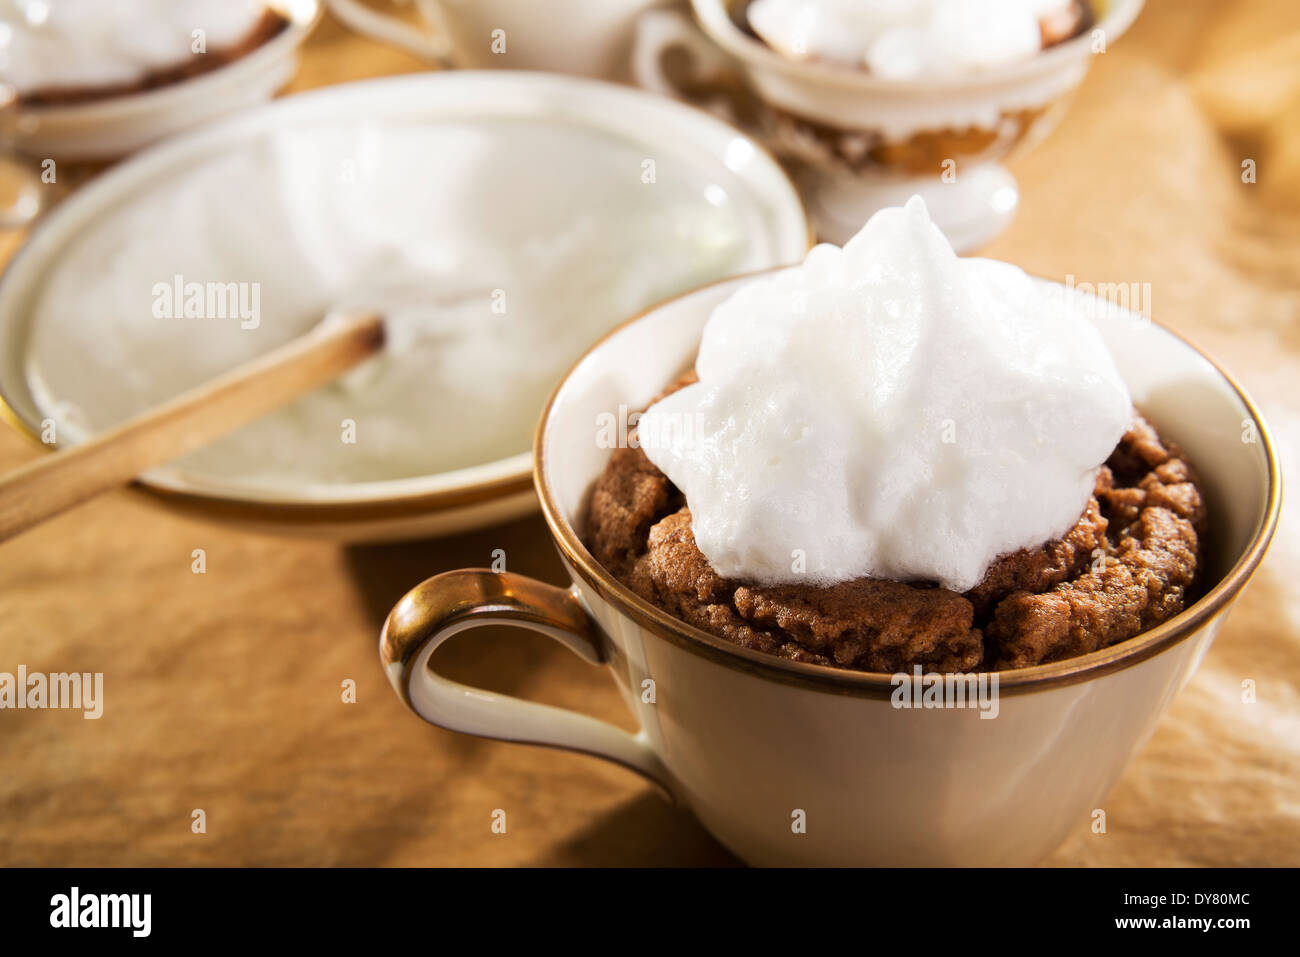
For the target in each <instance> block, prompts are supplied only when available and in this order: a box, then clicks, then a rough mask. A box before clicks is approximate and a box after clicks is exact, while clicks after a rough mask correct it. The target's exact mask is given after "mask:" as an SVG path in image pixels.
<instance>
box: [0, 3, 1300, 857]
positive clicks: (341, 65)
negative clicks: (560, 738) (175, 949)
mask: <svg viewBox="0 0 1300 957" xmlns="http://www.w3.org/2000/svg"><path fill="white" fill-rule="evenodd" d="M1297 35H1300V8H1297V5H1296V4H1294V3H1292V2H1290V0H1240V2H1235V3H1232V4H1222V3H1215V2H1213V0H1149V2H1148V4H1147V9H1146V10H1145V12H1144V13H1143V14H1142V16H1141V18H1139V20H1138V22H1137V24H1136V26H1135V27H1134V30H1133V32H1132V33H1131V34H1129V35H1128V36H1125V37H1124V38H1122V39H1121V40H1120V41H1118V42H1116V43H1115V44H1114V46H1113V47H1112V48H1111V50H1110V52H1108V53H1106V54H1105V55H1104V56H1102V57H1100V58H1099V59H1098V61H1097V62H1096V64H1095V66H1094V69H1093V71H1092V73H1091V74H1090V76H1089V77H1088V80H1087V82H1086V83H1085V84H1084V86H1083V88H1082V89H1081V90H1080V91H1079V94H1078V96H1077V98H1076V100H1075V103H1074V105H1073V107H1072V109H1071V111H1070V112H1069V113H1068V114H1067V115H1066V117H1065V120H1064V122H1063V124H1062V126H1061V128H1060V129H1058V130H1057V131H1056V132H1055V133H1054V134H1053V135H1052V136H1051V137H1049V138H1048V139H1047V141H1046V142H1044V143H1043V144H1041V145H1040V146H1039V147H1037V148H1036V149H1035V150H1034V151H1033V152H1031V153H1029V154H1027V155H1025V156H1022V157H1020V158H1019V159H1018V160H1017V161H1016V163H1015V164H1014V172H1015V173H1016V175H1017V176H1018V178H1019V180H1020V183H1021V186H1022V189H1023V204H1022V209H1021V212H1020V214H1019V217H1018V218H1017V220H1016V222H1015V223H1014V224H1013V225H1012V226H1011V228H1010V230H1009V231H1008V232H1007V233H1006V234H1005V235H1004V236H1003V237H1002V238H1000V239H999V240H998V241H997V242H996V243H994V244H993V245H992V246H990V247H989V248H988V250H986V252H987V254H988V255H991V256H996V257H999V258H1005V259H1009V260H1011V261H1013V262H1017V263H1019V264H1021V265H1023V266H1025V267H1026V268H1027V269H1029V270H1031V271H1033V272H1036V273H1039V274H1041V275H1044V276H1049V277H1054V278H1063V277H1064V276H1065V275H1067V274H1073V275H1074V276H1075V277H1076V279H1077V280H1078V281H1115V282H1118V281H1132V282H1150V283H1152V289H1153V305H1154V309H1155V314H1156V315H1157V316H1158V317H1159V318H1160V319H1161V320H1162V321H1164V322H1167V323H1169V324H1171V325H1173V326H1174V327H1175V328H1177V329H1178V330H1179V331H1180V332H1183V333H1185V334H1187V335H1189V336H1190V337H1192V338H1193V339H1194V340H1195V341H1197V342H1199V343H1200V344H1202V345H1204V346H1205V347H1206V348H1208V350H1209V351H1210V352H1211V353H1213V354H1214V355H1216V356H1218V357H1219V358H1221V360H1222V361H1223V362H1224V363H1225V364H1226V365H1227V366H1228V368H1230V369H1231V370H1232V371H1233V372H1234V373H1235V374H1237V375H1238V376H1239V377H1240V378H1241V379H1242V381H1243V382H1244V383H1245V385H1246V386H1247V388H1248V389H1250V391H1251V392H1252V393H1253V394H1254V395H1255V397H1256V398H1257V399H1258V400H1259V402H1260V404H1261V406H1262V409H1263V411H1264V414H1265V415H1266V416H1267V417H1268V419H1269V420H1270V423H1271V425H1272V426H1273V428H1274V430H1275V432H1276V435H1277V438H1278V439H1279V441H1280V445H1281V453H1282V456H1283V458H1284V462H1283V467H1284V469H1286V470H1289V472H1290V474H1291V475H1300V458H1298V457H1297V454H1298V452H1300V390H1297V389H1296V386H1295V369H1296V368H1297V364H1298V363H1300V209H1297V208H1296V207H1297V197H1300V190H1298V189H1297V183H1298V182H1300V92H1298V91H1300V63H1297V62H1296V60H1295V58H1294V57H1288V56H1287V55H1286V54H1285V51H1286V49H1287V48H1285V47H1284V46H1282V45H1283V44H1285V43H1287V42H1291V43H1294V42H1295V40H1294V38H1295V37H1296V36H1297ZM418 67H419V64H418V63H416V62H415V61H414V60H412V59H411V58H409V57H406V56H405V55H403V54H398V53H393V52H391V51H387V50H384V49H382V48H380V47H378V46H376V45H374V44H371V43H369V42H367V41H364V40H359V39H354V38H351V37H348V36H347V35H346V34H344V33H343V32H342V30H341V28H339V27H338V26H337V25H336V24H334V23H333V22H331V21H329V20H326V21H325V22H324V23H323V24H322V26H321V29H320V31H319V32H318V33H317V35H316V36H315V37H313V39H312V41H311V45H310V48H309V49H308V51H307V57H306V60H305V62H304V64H303V69H302V72H301V74H300V76H299V78H298V80H297V81H296V82H295V84H294V87H295V88H296V89H301V88H305V87H307V86H315V85H322V84H326V83H332V82H340V81H343V80H346V79H351V78H355V77H360V76H371V75H378V74H384V73H391V72H398V71H402V70H409V69H415V68H418ZM1279 78H1280V79H1279ZM1279 83H1280V84H1282V85H1283V86H1285V85H1286V84H1289V86H1285V89H1284V90H1283V91H1282V92H1281V93H1279V92H1277V91H1278V90H1279ZM1286 90H1289V93H1288V92H1286ZM1243 158H1253V159H1255V160H1256V161H1257V164H1258V171H1259V175H1258V182H1257V183H1256V184H1254V185H1247V184H1243V183H1242V182H1241V178H1240V164H1241V161H1242V159H1243ZM30 454H31V452H30V449H29V448H28V447H27V445H26V443H25V442H24V440H22V439H21V438H19V437H18V436H16V435H14V434H12V433H9V432H7V431H3V432H0V467H13V466H15V465H17V464H19V463H21V462H22V461H25V460H26V458H27V457H28V456H30ZM1298 516H1300V512H1298V511H1297V509H1296V507H1295V506H1294V505H1287V506H1286V508H1285V511H1284V514H1283V525H1282V528H1281V529H1280V530H1279V533H1278V536H1277V541H1276V543H1275V545H1274V547H1273V550H1272V553H1271V554H1270V556H1269V558H1268V559H1267V560H1266V562H1265V564H1264V566H1263V568H1262V569H1261V570H1260V572H1259V574H1258V575H1257V577H1256V579H1255V581H1254V583H1253V584H1252V585H1251V587H1250V588H1249V589H1248V590H1247V591H1246V593H1245V594H1244V595H1243V596H1242V597H1241V599H1240V601H1239V602H1238V603H1237V604H1236V606H1235V607H1234V609H1233V610H1232V612H1231V613H1230V614H1229V616H1228V618H1227V621H1226V622H1225V624H1224V627H1223V630H1222V632H1221V633H1220V636H1219V639H1218V641H1217V643H1216V644H1215V646H1214V648H1213V649H1212V650H1211V651H1210V653H1209V655H1208V656H1207V657H1206V659H1205V662H1204V663H1203V665H1202V667H1201V669H1200V671H1199V672H1198V674H1197V676H1196V677H1195V678H1194V679H1193V680H1192V682H1191V683H1190V684H1189V686H1188V687H1187V688H1186V689H1185V690H1184V691H1183V692H1182V694H1181V695H1180V697H1179V698H1178V700H1177V701H1176V702H1175V704H1174V705H1173V709H1172V711H1171V712H1170V714H1169V715H1168V716H1167V718H1166V719H1165V720H1164V722H1163V723H1162V724H1161V726H1160V728H1159V729H1158V730H1157V731H1156V733H1155V735H1154V737H1153V738H1152V739H1151V741H1150V743H1149V744H1148V745H1147V746H1146V748H1145V750H1144V751H1143V753H1142V754H1141V755H1139V757H1138V758H1137V760H1136V761H1135V762H1134V764H1133V765H1132V767H1131V768H1130V769H1129V771H1128V772H1127V773H1126V775H1125V776H1124V778H1123V779H1122V780H1121V781H1120V783H1119V785H1118V786H1117V787H1116V788H1115V790H1114V791H1113V792H1112V793H1111V794H1110V795H1109V796H1108V797H1107V798H1106V800H1105V802H1104V808H1105V810H1106V811H1107V820H1108V830H1107V833H1106V834H1104V835H1094V834H1092V833H1090V831H1089V828H1088V821H1080V822H1079V825H1078V827H1077V828H1076V830H1075V832H1074V834H1073V835H1072V836H1071V837H1070V839H1069V840H1068V841H1067V843H1066V844H1065V845H1064V846H1063V847H1062V848H1061V849H1060V850H1059V851H1058V852H1057V853H1056V854H1055V855H1054V856H1053V858H1052V860H1051V863H1052V864H1056V865H1189V864H1242V863H1258V864H1296V863H1300V690H1298V686H1300V595H1298V594H1297V586H1296V585H1295V582H1296V581H1297V579H1300V517H1298ZM196 548H203V549H205V550H206V553H207V569H208V570H207V573H206V574H203V575H195V574H193V573H192V572H191V570H190V565H191V552H192V550H193V549H196ZM498 548H499V549H504V550H505V553H506V557H507V566H508V567H509V568H510V569H511V570H512V571H516V572H522V573H524V574H531V575H535V576H538V577H540V578H542V579H544V580H547V581H552V582H557V583H559V582H561V581H562V580H563V571H562V569H561V567H560V564H559V561H558V559H557V558H556V556H555V551H554V548H553V546H552V545H551V543H550V541H549V540H548V538H547V536H546V532H545V528H544V526H543V524H542V522H541V520H540V519H538V518H529V519H525V520H522V521H519V522H515V523H512V524H510V525H506V526H503V527H500V528H496V529H489V530H486V531H482V532H477V533H474V534H470V535H463V536H458V537H455V538H451V539H446V540H441V541H430V542H420V543H414V544H410V545H402V546H391V547H373V548H338V547H334V546H331V545H328V544H321V543H317V542H307V541H295V540H281V539H271V538H262V537H257V536H253V535H249V534H245V533H240V532H236V531H233V530H229V529H224V528H221V527H217V526H214V525H207V524H200V523H197V522H194V521H191V520H189V519H185V518H178V517H175V516H173V515H172V514H171V513H169V512H167V511H165V510H163V509H160V508H158V507H157V506H156V504H154V503H152V502H151V501H150V500H148V499H146V498H145V497H143V496H142V495H140V494H138V493H131V492H120V493H112V494H111V495H109V496H107V497H105V498H102V499H100V500H98V501H97V502H95V503H94V504H93V505H91V506H88V507H87V508H84V509H80V510H78V511H77V512H75V513H72V514H68V515H65V516H62V517H60V518H57V519H54V520H53V521H51V522H49V523H47V524H44V525H42V526H41V527H39V528H37V529H34V530H33V531H32V532H30V533H28V534H27V535H25V536H23V537H22V538H21V539H18V540H16V541H14V542H10V543H8V544H6V545H3V546H0V671H4V670H7V671H12V670H14V669H15V668H16V667H17V665H18V664H20V663H22V664H26V665H27V667H28V668H29V669H32V670H44V671H51V670H71V669H76V670H83V671H84V670H90V671H103V672H104V673H105V698H106V701H105V711H104V716H103V718H102V719H100V720H98V721H85V720H82V718H81V717H80V715H79V714H75V713H69V712H31V711H23V712H7V713H0V863H4V864H252V865H263V864H267V865H269V864H308V865H321V864H358V865H367V864H402V865H411V864H453V865H454V864H478V865H507V864H525V865H532V864H657V863H661V864H667V863H675V864H702V865H716V864H728V863H733V862H732V860H731V858H730V857H729V856H728V855H727V853H726V852H725V851H724V850H723V849H722V848H720V847H719V846H718V845H717V844H716V843H715V842H714V841H713V840H712V839H711V838H709V836H708V835H707V834H705V833H704V832H703V831H702V829H701V828H700V827H699V825H698V824H696V823H695V822H694V821H693V820H692V818H691V817H690V816H689V815H688V814H686V813H683V812H681V811H677V810H673V809H672V808H670V807H668V806H667V805H666V804H664V803H663V802H661V801H660V800H659V799H658V798H657V797H656V796H655V795H654V793H653V792H652V790H651V788H650V786H649V785H647V784H645V783H644V782H642V781H641V780H639V779H638V778H637V777H636V776H634V775H633V774H631V773H630V772H626V771H623V770H621V769H619V768H616V767H612V766H610V765H607V764H603V763H601V762H599V761H596V760H593V759H591V758H586V757H582V756H579V755H572V754H563V753H556V752H550V751H545V750H540V749H533V748H527V747H522V746H518V745H510V744H503V743H498V742H491V741H482V740H477V739H474V738H468V737H464V736H460V735H456V734H452V733H449V732H444V731H441V730H438V729H435V728H431V727H429V726H427V725H425V724H423V723H422V722H420V721H418V720H417V719H415V718H414V717H412V716H411V715H410V714H409V713H406V712H405V711H404V710H403V709H402V707H401V705H400V704H399V702H398V700H397V698H396V696H395V695H394V694H393V693H392V691H391V690H390V689H389V687H388V685H387V682H386V680H385V678H384V676H383V674H382V673H381V672H380V669H379V666H378V657H377V654H376V644H377V638H378V630H379V626H380V623H381V622H382V620H383V617H384V615H385V614H386V613H387V611H388V609H389V607H391V605H392V604H393V602H395V601H396V600H397V599H398V598H399V597H400V596H401V594H402V593H403V592H404V591H405V590H406V589H407V588H409V587H410V586H411V585H413V584H415V583H416V582H418V581H419V580H421V579H423V578H424V577H427V576H429V575H432V574H435V573H436V572H439V571H445V570H447V569H451V568H458V567H462V566H469V565H484V564H490V562H491V560H492V552H493V550H494V549H498ZM439 655H440V664H441V666H442V667H443V668H444V669H445V670H446V671H447V673H448V674H450V675H451V676H452V677H455V678H457V680H461V681H464V682H466V683H470V684H479V685H482V686H485V687H488V688H492V689H495V690H499V691H508V692H511V693H516V694H521V695H524V696H526V697H529V698H532V699H535V700H539V701H544V702H546V703H548V704H556V705H563V706H568V707H574V708H580V709H582V710H583V711H585V712H587V713H589V714H592V715H595V716H596V717H598V718H603V719H606V720H610V721H613V722H615V723H618V724H620V725H621V726H623V727H629V726H630V723H629V717H628V715H627V713H626V711H625V709H624V708H623V705H622V703H621V701H620V700H619V698H618V695H617V693H616V691H615V690H614V687H613V685H612V684H611V683H610V681H609V679H608V677H607V676H605V675H604V674H602V673H601V671H600V670H599V669H596V668H593V667H591V666H588V665H586V664H585V663H583V662H581V661H580V660H579V659H577V658H576V657H574V656H573V655H571V654H570V653H569V652H567V651H565V650H564V649H562V648H560V647H558V646H556V645H554V644H552V643H550V642H548V640H547V639H545V638H543V637H541V636H538V635H532V634H528V633H522V632H510V631H507V630H499V629H498V630H488V629H484V630H482V631H475V632H473V633H472V634H467V635H465V636H462V637H461V638H458V639H456V640H454V641H452V642H449V643H448V645H447V646H446V647H445V648H443V649H441V650H440V651H439ZM349 678H350V679H353V680H355V681H356V684H357V701H356V703H355V704H344V703H342V701H341V697H340V683H341V682H342V681H343V680H345V679H349ZM1246 679H1251V680H1254V681H1255V682H1256V685H1257V688H1258V700H1257V701H1256V702H1255V703H1253V704H1246V703H1244V702H1243V701H1242V700H1241V683H1242V681H1243V680H1246ZM195 808H203V809H205V810H206V812H207V821H208V831H207V833H206V834H202V835H196V834H192V833H191V831H190V814H191V811H192V810H193V809H195ZM497 808H501V809H504V810H505V811H506V812H507V820H508V828H507V832H506V833H505V834H503V835H495V834H493V833H492V831H491V814H492V812H493V810H494V809H497Z"/></svg>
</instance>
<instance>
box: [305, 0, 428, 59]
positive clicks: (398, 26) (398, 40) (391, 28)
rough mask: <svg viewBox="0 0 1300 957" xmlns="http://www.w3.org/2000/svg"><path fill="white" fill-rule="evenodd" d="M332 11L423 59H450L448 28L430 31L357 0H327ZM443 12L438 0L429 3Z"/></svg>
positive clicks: (362, 31)
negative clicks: (422, 29) (446, 30)
mask: <svg viewBox="0 0 1300 957" xmlns="http://www.w3.org/2000/svg"><path fill="white" fill-rule="evenodd" d="M327 2H328V4H329V8H330V12H331V13H333V14H334V16H336V17H338V18H339V19H340V20H342V21H343V22H344V23H345V24H347V25H348V26H349V27H351V28H352V29H353V30H355V31H357V32H358V33H360V34H363V35H365V36H368V37H370V38H371V39H374V40H378V41H379V42H380V43H387V44H389V45H390V46H395V47H397V48H399V49H401V50H405V51H406V52H407V53H413V54H414V55H415V56H418V57H420V58H421V59H424V60H433V61H435V62H437V63H440V64H442V65H444V66H445V65H447V64H448V61H449V60H450V59H451V42H450V41H449V40H448V39H447V34H446V32H445V31H439V32H438V33H436V34H427V33H424V32H422V31H420V30H417V29H416V28H415V27H413V26H411V25H410V24H408V23H403V22H402V21H401V20H398V19H397V18H396V17H392V16H389V15H387V14H384V13H378V12H376V11H374V10H371V9H370V8H368V7H365V6H363V5H362V4H360V3H358V2H357V0H327ZM428 9H429V10H430V11H435V12H437V13H438V14H439V16H441V12H440V11H438V7H437V4H436V3H431V4H429V6H428Z"/></svg>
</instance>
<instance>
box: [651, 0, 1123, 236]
mask: <svg viewBox="0 0 1300 957" xmlns="http://www.w3.org/2000/svg"><path fill="white" fill-rule="evenodd" d="M1141 6H1142V0H1090V2H1089V3H1087V4H1084V3H1078V2H1073V3H1071V2H1057V0H998V2H994V0H895V2H892V3H889V4H871V5H865V4H852V3H850V2H848V0H753V2H746V0H691V3H690V7H691V15H690V16H689V17H688V16H687V15H685V14H683V13H680V12H677V11H651V12H649V13H647V14H645V15H643V16H642V18H641V21H640V23H639V29H638V37H637V46H636V48H635V51H634V60H633V63H634V68H635V73H636V76H637V80H638V82H639V83H641V84H642V85H643V86H646V87H647V88H649V89H653V90H657V91H659V92H662V93H666V94H669V95H675V96H681V97H685V98H688V99H691V100H694V101H696V102H699V103H701V104H704V105H712V106H714V107H715V108H718V109H722V110H724V111H726V112H728V113H729V114H730V115H731V116H732V117H733V118H734V119H735V120H737V121H738V122H740V123H741V124H742V125H744V126H747V127H750V128H753V129H755V130H756V131H757V135H759V136H760V138H761V139H763V141H764V142H765V143H766V144H767V145H768V146H769V147H770V148H771V149H772V150H773V151H774V152H776V153H777V154H778V156H780V157H781V158H782V159H783V160H784V161H786V162H787V164H788V165H790V167H791V168H792V171H793V172H794V174H795V177H796V180H797V181H798V183H799V186H800V188H801V190H802V191H803V193H804V195H805V197H806V199H807V201H808V204H809V207H810V212H811V213H812V215H813V218H814V221H815V222H816V225H817V228H818V232H819V235H820V236H821V238H823V239H826V240H828V241H831V242H837V243H842V242H844V241H846V240H847V239H848V238H849V237H850V236H851V235H853V233H855V232H856V231H857V229H858V227H860V226H861V225H862V223H863V222H864V221H865V220H866V219H867V218H868V217H869V216H870V215H871V214H872V213H873V212H875V211H876V210H877V209H881V208H883V207H886V206H895V205H901V204H902V203H903V202H904V201H906V199H907V198H908V197H909V196H911V195H913V194H920V195H921V196H923V197H924V198H925V200H926V202H927V204H928V205H929V207H930V211H931V214H932V215H933V216H934V219H935V221H936V222H937V223H938V224H939V226H940V227H941V228H942V229H943V231H944V233H945V234H946V235H947V236H948V238H949V240H950V241H951V242H952V243H953V245H954V246H955V247H956V248H957V249H958V251H959V252H966V251H970V250H972V249H974V248H976V247H978V246H980V245H982V244H983V243H985V242H987V241H988V240H990V239H991V238H993V237H994V236H996V235H997V234H998V233H999V232H1001V231H1002V230H1003V229H1004V228H1005V227H1006V225H1007V224H1008V223H1009V222H1010V221H1011V218H1012V217H1013V216H1014V214H1015V209H1016V206H1017V205H1018V202H1019V197H1018V191H1017V188H1016V185H1015V180H1014V179H1013V178H1012V177H1011V175H1010V174H1009V173H1008V172H1007V171H1006V170H1005V169H1004V168H1003V167H1002V166H1001V165H1000V164H1001V161H1002V160H1003V159H1005V158H1006V156H1007V155H1008V154H1009V153H1010V152H1011V151H1012V150H1013V149H1015V148H1017V147H1027V146H1029V145H1031V144H1032V143H1033V142H1035V141H1036V140H1037V139H1039V138H1041V137H1042V136H1043V135H1045V134H1046V133H1047V132H1049V131H1050V130H1051V128H1052V127H1053V126H1054V125H1055V124H1056V122H1057V121H1058V120H1059V118H1060V116H1061V114H1062V112H1063V110H1064V108H1065V105H1066V101H1067V99H1068V96H1069V94H1070V93H1071V92H1072V91H1073V90H1074V89H1075V87H1077V86H1078V85H1079V83H1080V82H1081V81H1082V80H1083V77H1084V75H1085V73H1086V72H1087V69H1088V65H1089V61H1090V59H1091V57H1092V56H1093V55H1094V53H1095V52H1100V51H1102V50H1104V49H1106V48H1107V46H1108V45H1109V44H1110V43H1113V42H1114V41H1115V39H1116V38H1117V37H1119V35H1120V34H1121V33H1123V32H1124V30H1126V29H1127V28H1128V26H1129V25H1130V24H1131V23H1132V21H1133V20H1134V18H1135V17H1136V16H1137V14H1138V11H1139V10H1140V9H1141ZM981 13H982V14H983V15H982V16H981V15H980V14H981Z"/></svg>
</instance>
